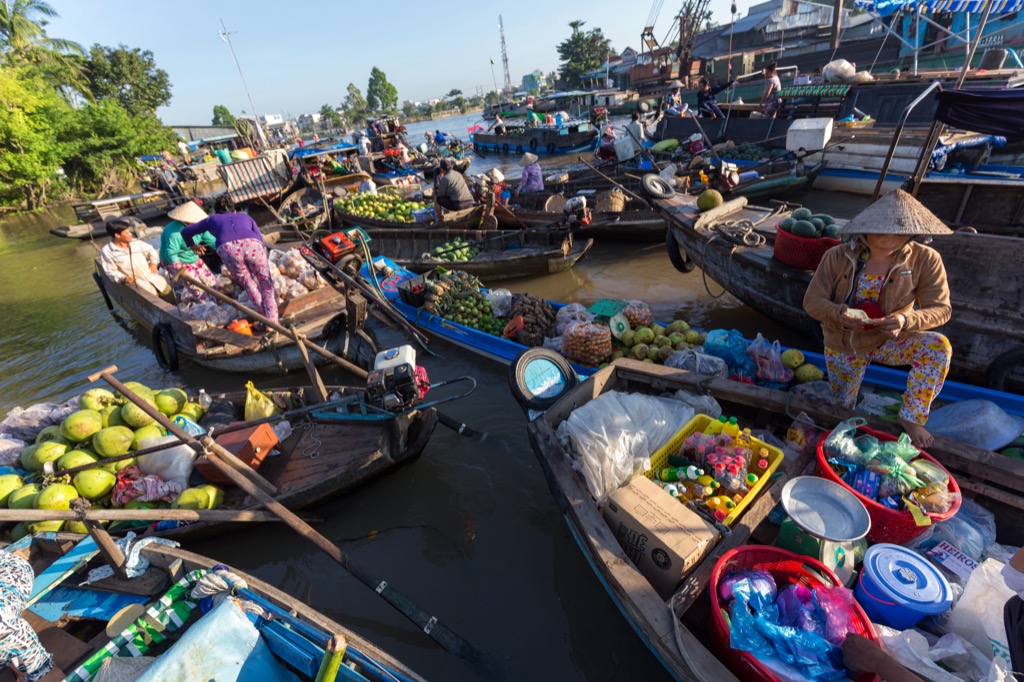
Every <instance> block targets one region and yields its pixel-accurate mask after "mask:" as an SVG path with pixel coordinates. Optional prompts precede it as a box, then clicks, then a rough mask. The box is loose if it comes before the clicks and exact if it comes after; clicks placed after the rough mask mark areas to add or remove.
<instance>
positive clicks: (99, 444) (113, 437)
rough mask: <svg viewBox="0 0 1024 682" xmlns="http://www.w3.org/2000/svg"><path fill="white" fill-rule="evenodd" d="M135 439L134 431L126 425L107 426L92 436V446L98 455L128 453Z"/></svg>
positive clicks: (116, 455) (106, 455)
mask: <svg viewBox="0 0 1024 682" xmlns="http://www.w3.org/2000/svg"><path fill="white" fill-rule="evenodd" d="M134 441H135V432H134V431H132V430H131V429H129V428H128V427H127V426H108V427H107V428H105V429H102V430H100V431H99V432H98V433H97V434H96V435H95V436H93V437H92V447H93V450H95V451H96V454H97V455H99V456H100V457H119V456H121V455H126V454H128V451H129V450H131V448H132V443H133V442H134Z"/></svg>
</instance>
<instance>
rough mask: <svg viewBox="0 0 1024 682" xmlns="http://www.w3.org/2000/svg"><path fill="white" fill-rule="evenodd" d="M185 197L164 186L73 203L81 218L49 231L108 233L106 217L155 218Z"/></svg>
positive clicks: (73, 235) (81, 235)
mask: <svg viewBox="0 0 1024 682" xmlns="http://www.w3.org/2000/svg"><path fill="white" fill-rule="evenodd" d="M182 201H184V199H183V198H178V197H175V196H172V195H170V194H168V193H167V192H164V191H162V190H154V191H151V192H142V193H141V194H125V195H121V196H116V197H109V198H107V199H97V200H95V201H87V202H83V203H79V204H72V205H71V208H72V210H74V212H75V219H76V220H78V222H77V223H75V224H74V225H63V226H61V227H54V228H52V229H51V230H50V234H52V235H53V236H55V237H66V238H68V239H92V238H94V237H106V236H107V218H114V217H118V216H126V217H133V218H136V219H137V220H139V221H140V222H143V223H144V222H145V221H146V220H151V219H153V218H162V217H163V216H164V215H165V214H166V213H167V212H168V211H169V210H171V209H172V208H174V207H175V206H177V205H178V204H179V203H181V202H182ZM143 238H144V237H143Z"/></svg>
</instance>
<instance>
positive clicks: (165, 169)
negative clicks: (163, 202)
mask: <svg viewBox="0 0 1024 682" xmlns="http://www.w3.org/2000/svg"><path fill="white" fill-rule="evenodd" d="M178 178H179V176H178V171H176V170H175V169H174V168H172V167H171V166H169V165H168V164H166V163H162V164H160V172H159V173H157V182H158V183H159V184H160V187H161V188H163V189H164V190H165V191H166V192H167V193H168V194H170V195H171V196H175V197H184V196H185V192H184V191H182V189H181V185H179V184H178Z"/></svg>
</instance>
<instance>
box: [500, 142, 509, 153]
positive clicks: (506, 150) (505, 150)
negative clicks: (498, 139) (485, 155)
mask: <svg viewBox="0 0 1024 682" xmlns="http://www.w3.org/2000/svg"><path fill="white" fill-rule="evenodd" d="M501 153H502V154H508V143H507V142H506V143H505V144H503V145H501Z"/></svg>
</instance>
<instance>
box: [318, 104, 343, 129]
mask: <svg viewBox="0 0 1024 682" xmlns="http://www.w3.org/2000/svg"><path fill="white" fill-rule="evenodd" d="M344 124H345V121H343V120H342V118H341V115H340V114H338V112H337V111H335V110H334V107H332V106H331V105H330V104H325V105H323V106H322V107H320V125H322V126H325V127H328V128H340V127H342V126H343V125H344Z"/></svg>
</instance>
